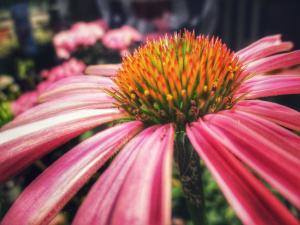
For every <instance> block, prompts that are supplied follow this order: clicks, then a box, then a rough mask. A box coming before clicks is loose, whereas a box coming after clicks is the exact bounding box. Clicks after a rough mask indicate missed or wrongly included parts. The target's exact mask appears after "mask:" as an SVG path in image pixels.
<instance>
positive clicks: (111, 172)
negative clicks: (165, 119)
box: [73, 125, 174, 225]
mask: <svg viewBox="0 0 300 225" xmlns="http://www.w3.org/2000/svg"><path fill="white" fill-rule="evenodd" d="M173 138H174V130H173V127H172V126H171V125H165V126H160V127H150V128H148V129H146V130H145V131H144V132H142V133H141V134H139V135H138V136H137V137H136V138H134V139H133V140H132V141H131V142H129V144H128V145H127V146H125V148H124V149H123V150H122V151H121V153H120V154H119V155H118V156H117V158H116V159H115V160H114V161H113V163H112V165H111V166H110V167H109V168H108V169H107V170H106V171H105V173H104V174H103V176H101V177H100V179H99V180H98V181H97V183H96V184H95V185H94V187H93V188H92V190H91V191H90V193H89V195H88V196H87V198H86V200H85V202H84V203H83V204H82V205H81V207H80V209H79V212H78V213H77V215H76V217H75V220H74V223H73V224H75V225H78V224H90V225H91V224H105V225H106V224H124V225H126V224H130V225H134V224H139V225H142V224H157V225H159V224H170V221H171V215H170V213H171V202H170V200H171V199H170V190H171V186H170V185H171V165H172V152H173V141H174V140H173Z"/></svg>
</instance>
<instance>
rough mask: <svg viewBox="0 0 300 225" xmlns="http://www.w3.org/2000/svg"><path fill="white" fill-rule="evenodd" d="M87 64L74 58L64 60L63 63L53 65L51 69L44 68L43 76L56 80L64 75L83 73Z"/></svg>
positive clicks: (49, 79)
mask: <svg viewBox="0 0 300 225" xmlns="http://www.w3.org/2000/svg"><path fill="white" fill-rule="evenodd" d="M85 67H86V65H85V64H84V63H83V62H81V61H79V60H76V59H74V58H72V59H70V60H69V61H66V62H64V63H63V64H61V65H59V66H56V67H53V68H52V69H50V70H43V71H42V72H41V76H42V78H45V79H46V80H48V81H52V82H53V81H56V80H59V79H61V78H63V77H68V76H74V75H80V74H82V72H83V70H84V69H85Z"/></svg>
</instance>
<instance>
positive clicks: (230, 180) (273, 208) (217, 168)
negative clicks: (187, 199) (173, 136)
mask: <svg viewBox="0 0 300 225" xmlns="http://www.w3.org/2000/svg"><path fill="white" fill-rule="evenodd" d="M204 127H206V125H205V123H204V122H202V121H200V123H193V124H192V126H191V127H189V126H188V127H187V135H188V137H189V139H190V141H191V142H192V145H193V146H194V148H195V150H196V151H197V152H198V153H199V155H200V157H201V158H202V159H203V160H204V162H205V164H206V165H207V167H208V168H209V170H210V171H211V172H212V174H213V176H214V178H215V179H216V181H217V183H218V185H219V186H220V188H221V190H222V191H223V193H224V195H225V197H226V198H227V200H228V201H229V203H230V204H231V205H232V207H233V208H234V209H235V211H236V213H237V214H238V216H239V217H240V219H241V220H242V222H243V223H244V224H247V225H265V224H270V225H271V224H278V225H279V224H291V225H292V224H295V225H296V224H298V222H297V220H296V219H295V218H293V216H292V215H291V214H290V213H289V212H288V210H287V209H286V208H285V207H283V205H282V204H281V203H280V202H279V201H278V200H277V199H276V198H275V197H274V196H273V195H272V194H271V193H270V192H269V191H268V190H267V189H266V188H265V187H264V186H263V185H262V184H261V183H260V182H259V181H258V180H257V179H256V178H255V177H254V176H253V175H252V174H251V173H249V171H247V169H245V167H244V166H243V164H242V163H240V161H239V160H238V159H236V158H235V157H234V156H233V155H232V154H230V152H228V151H227V150H226V149H225V148H224V147H223V146H221V144H220V142H219V141H218V140H216V139H214V137H213V136H212V135H210V134H208V133H207V132H206V131H205V129H204ZM206 129H209V128H206Z"/></svg>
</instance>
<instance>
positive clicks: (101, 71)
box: [84, 64, 121, 77]
mask: <svg viewBox="0 0 300 225" xmlns="http://www.w3.org/2000/svg"><path fill="white" fill-rule="evenodd" d="M120 67H121V64H103V65H92V66H88V67H87V68H86V69H85V71H84V73H85V74H87V75H96V76H97V75H98V76H108V77H113V76H115V75H116V72H117V71H118V69H119V68H120Z"/></svg>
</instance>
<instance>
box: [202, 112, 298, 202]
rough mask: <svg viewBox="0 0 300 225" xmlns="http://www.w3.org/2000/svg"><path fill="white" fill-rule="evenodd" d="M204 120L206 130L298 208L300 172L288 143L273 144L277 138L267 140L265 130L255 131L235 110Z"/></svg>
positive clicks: (207, 117)
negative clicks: (289, 154)
mask: <svg viewBox="0 0 300 225" xmlns="http://www.w3.org/2000/svg"><path fill="white" fill-rule="evenodd" d="M205 119H207V120H208V123H209V129H208V128H207V129H206V132H207V133H209V134H210V135H211V136H212V137H213V138H214V139H215V140H218V141H219V142H220V143H222V144H223V145H224V146H225V147H226V148H228V150H230V151H232V152H233V153H234V154H235V155H236V156H237V157H239V158H240V159H241V160H243V161H244V162H245V163H246V164H248V165H249V166H250V167H251V168H253V169H254V170H255V171H256V172H257V173H258V174H259V175H261V176H262V177H263V178H264V179H265V180H266V181H268V182H269V183H270V184H271V185H272V186H273V187H275V188H276V189H277V190H278V191H279V192H280V193H281V194H282V195H283V196H285V197H286V198H287V199H288V200H289V201H291V202H292V203H293V204H295V205H296V206H297V207H298V208H300V174H299V173H298V172H297V171H299V170H300V164H299V161H297V160H291V156H288V155H287V154H288V153H289V151H288V150H287V148H288V147H289V146H287V148H285V149H284V148H282V146H276V145H275V143H276V141H275V142H272V141H274V140H271V139H268V136H269V135H268V134H267V133H266V131H258V132H256V131H255V130H253V125H251V124H249V121H247V120H245V119H241V118H240V117H237V116H235V113H231V114H230V115H228V116H227V115H226V116H225V115H220V114H217V115H210V116H206V117H205ZM265 136H266V137H265ZM274 138H276V137H274ZM296 144H299V143H296ZM284 151H287V152H286V153H284Z"/></svg>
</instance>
